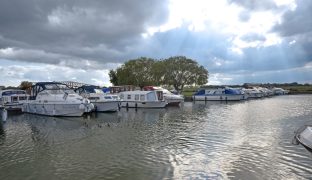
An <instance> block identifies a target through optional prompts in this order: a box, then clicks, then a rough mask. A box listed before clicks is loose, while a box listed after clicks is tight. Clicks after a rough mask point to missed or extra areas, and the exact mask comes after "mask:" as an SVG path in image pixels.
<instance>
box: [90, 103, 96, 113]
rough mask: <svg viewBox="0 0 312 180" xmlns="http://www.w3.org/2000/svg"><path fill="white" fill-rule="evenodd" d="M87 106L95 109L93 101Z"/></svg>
mask: <svg viewBox="0 0 312 180" xmlns="http://www.w3.org/2000/svg"><path fill="white" fill-rule="evenodd" d="M89 108H90V111H92V110H93V109H95V107H94V105H93V103H90V105H89Z"/></svg>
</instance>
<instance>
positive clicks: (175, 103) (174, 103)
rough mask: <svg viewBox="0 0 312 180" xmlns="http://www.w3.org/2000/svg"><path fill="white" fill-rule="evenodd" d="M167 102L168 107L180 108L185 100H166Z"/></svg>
mask: <svg viewBox="0 0 312 180" xmlns="http://www.w3.org/2000/svg"><path fill="white" fill-rule="evenodd" d="M165 100H166V102H167V106H179V105H180V104H181V103H183V102H184V100H183V99H169V98H168V99H167V98H166V99H165Z"/></svg>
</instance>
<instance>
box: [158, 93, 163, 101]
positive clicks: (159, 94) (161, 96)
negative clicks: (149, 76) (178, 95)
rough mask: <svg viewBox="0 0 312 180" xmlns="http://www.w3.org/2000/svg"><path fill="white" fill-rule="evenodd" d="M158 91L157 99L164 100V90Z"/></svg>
mask: <svg viewBox="0 0 312 180" xmlns="http://www.w3.org/2000/svg"><path fill="white" fill-rule="evenodd" d="M156 93H157V99H158V100H160V101H161V100H163V92H162V91H157V92H156Z"/></svg>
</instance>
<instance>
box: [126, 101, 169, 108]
mask: <svg viewBox="0 0 312 180" xmlns="http://www.w3.org/2000/svg"><path fill="white" fill-rule="evenodd" d="M166 105H167V103H166V102H165V101H149V102H141V101H122V102H121V107H128V108H164V107H165V106H166Z"/></svg>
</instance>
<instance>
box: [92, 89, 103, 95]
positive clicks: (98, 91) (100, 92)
mask: <svg viewBox="0 0 312 180" xmlns="http://www.w3.org/2000/svg"><path fill="white" fill-rule="evenodd" d="M94 92H95V93H97V94H104V92H103V91H102V89H94Z"/></svg>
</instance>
